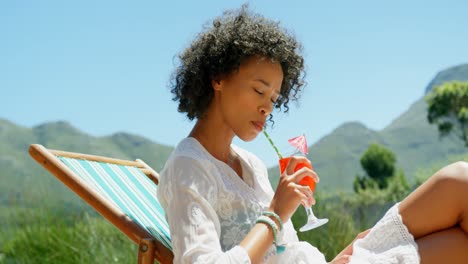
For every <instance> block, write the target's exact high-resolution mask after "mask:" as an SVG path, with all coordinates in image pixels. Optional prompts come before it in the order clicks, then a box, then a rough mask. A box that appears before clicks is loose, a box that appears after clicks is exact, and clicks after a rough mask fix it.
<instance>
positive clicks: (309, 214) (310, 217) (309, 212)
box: [304, 206, 316, 219]
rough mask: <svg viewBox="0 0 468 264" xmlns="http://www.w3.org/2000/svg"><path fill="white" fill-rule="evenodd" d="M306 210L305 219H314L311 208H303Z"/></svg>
mask: <svg viewBox="0 0 468 264" xmlns="http://www.w3.org/2000/svg"><path fill="white" fill-rule="evenodd" d="M304 208H305V210H306V214H307V218H309V219H315V218H316V217H315V215H314V212H313V211H312V206H311V207H304Z"/></svg>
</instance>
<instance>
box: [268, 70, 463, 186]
mask: <svg viewBox="0 0 468 264" xmlns="http://www.w3.org/2000/svg"><path fill="white" fill-rule="evenodd" d="M451 80H468V64H464V65H460V66H456V67H452V68H449V69H446V70H443V71H441V72H440V73H438V74H437V75H436V77H435V78H434V79H433V80H432V81H431V82H430V84H429V85H428V86H427V88H426V92H428V91H430V90H431V89H432V88H433V87H434V86H437V85H440V84H442V83H444V82H447V81H451ZM426 113H427V109H426V103H425V101H424V98H423V97H422V98H421V99H419V100H417V101H416V102H415V103H413V104H412V105H411V106H410V107H409V109H408V110H407V111H405V112H404V113H403V114H401V115H400V116H399V117H397V118H396V119H395V120H393V122H391V123H390V124H389V125H388V126H387V127H385V128H384V129H383V130H381V131H373V130H371V129H369V128H367V127H365V126H364V125H363V124H361V123H357V122H353V123H346V124H343V125H341V126H339V127H338V128H336V129H335V130H334V131H333V132H332V133H330V134H329V135H327V136H325V137H323V138H322V139H320V140H319V141H318V142H316V143H315V144H313V145H312V146H310V147H309V156H310V157H311V160H312V163H313V165H314V168H315V170H316V171H317V172H318V174H319V175H320V179H321V181H320V189H324V190H327V189H334V190H336V189H340V190H344V191H349V190H351V189H352V182H353V180H354V178H355V176H356V174H357V173H363V172H362V169H361V168H360V163H359V159H360V157H361V155H362V154H363V153H364V151H365V150H366V149H367V147H368V146H369V144H370V143H372V142H377V143H380V144H382V145H384V146H386V147H387V148H389V149H390V150H392V151H393V152H394V153H395V154H396V156H397V159H398V160H397V166H398V167H399V168H402V169H403V170H404V172H405V175H406V177H407V178H408V180H409V181H410V182H411V181H413V180H414V178H415V176H416V172H417V171H418V170H419V169H422V168H424V167H426V166H431V165H432V164H434V163H437V164H446V162H444V161H447V160H449V159H450V157H454V156H457V157H460V156H461V157H462V158H463V159H464V160H468V149H466V148H465V147H464V144H463V142H462V141H461V140H460V139H458V138H455V137H448V138H443V139H440V138H439V134H438V131H437V128H436V126H432V125H429V123H428V122H427V119H426ZM269 172H270V177H271V179H272V182H273V184H275V183H276V182H277V180H278V177H279V174H278V168H270V170H269Z"/></svg>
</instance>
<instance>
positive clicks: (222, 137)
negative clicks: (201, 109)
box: [189, 119, 234, 164]
mask: <svg viewBox="0 0 468 264" xmlns="http://www.w3.org/2000/svg"><path fill="white" fill-rule="evenodd" d="M223 130H224V131H223ZM189 136H190V137H193V138H195V139H197V140H198V142H200V144H201V145H202V146H203V147H204V148H205V149H206V150H207V151H208V152H209V153H210V154H211V155H212V156H213V157H215V158H216V159H218V160H221V161H223V162H226V163H228V164H229V163H230V161H232V159H233V153H232V150H231V143H232V139H233V138H234V133H233V132H232V131H229V130H228V129H226V128H223V127H222V126H216V125H214V124H213V121H210V120H207V119H199V120H197V123H196V124H195V126H194V127H193V129H192V131H191V132H190V134H189Z"/></svg>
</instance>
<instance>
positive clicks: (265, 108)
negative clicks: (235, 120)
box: [260, 102, 273, 116]
mask: <svg viewBox="0 0 468 264" xmlns="http://www.w3.org/2000/svg"><path fill="white" fill-rule="evenodd" d="M271 111H273V104H272V103H271V102H268V103H266V104H263V105H261V106H260V113H262V115H264V116H268V115H270V113H271Z"/></svg>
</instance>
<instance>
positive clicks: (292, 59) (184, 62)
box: [171, 5, 305, 121]
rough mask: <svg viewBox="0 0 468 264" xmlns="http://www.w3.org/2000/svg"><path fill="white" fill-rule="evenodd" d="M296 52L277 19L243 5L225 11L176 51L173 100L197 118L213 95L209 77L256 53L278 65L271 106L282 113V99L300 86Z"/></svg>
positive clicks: (284, 102) (284, 104) (294, 94)
mask: <svg viewBox="0 0 468 264" xmlns="http://www.w3.org/2000/svg"><path fill="white" fill-rule="evenodd" d="M301 52H302V46H301V45H300V43H299V42H297V40H296V39H295V38H294V37H293V36H292V35H291V34H290V33H288V32H287V31H286V30H285V29H283V28H281V27H280V26H279V23H278V22H274V21H271V20H269V19H266V18H264V17H263V16H260V15H258V14H252V13H251V12H249V11H248V7H247V5H243V6H242V7H241V8H240V9H238V10H233V11H226V12H224V13H223V15H222V16H221V17H218V18H216V19H215V20H214V21H213V23H212V26H211V27H208V28H206V29H205V30H204V31H202V32H201V33H200V34H199V35H198V36H197V37H196V38H195V40H194V41H193V42H192V44H191V45H190V47H188V48H187V49H185V50H184V51H183V52H182V53H181V54H179V59H180V65H178V66H177V68H176V70H175V71H174V73H173V76H172V80H171V92H172V93H173V95H174V97H173V100H174V101H178V102H179V106H178V111H179V112H181V113H187V117H188V118H189V119H190V120H193V119H194V118H197V119H200V118H202V117H203V115H204V113H205V111H206V109H207V108H208V106H209V104H210V102H211V100H212V98H213V94H214V91H213V88H212V84H211V81H212V80H213V79H215V78H218V77H222V76H226V75H228V74H230V73H232V72H234V71H236V70H238V69H239V66H240V64H241V63H242V62H243V61H244V60H245V59H247V58H249V57H251V56H262V57H266V58H269V59H270V60H271V61H273V62H279V63H280V64H281V67H282V69H283V74H284V76H283V83H282V85H281V91H280V95H279V98H278V100H277V101H276V103H275V106H274V107H275V108H277V109H279V110H282V107H284V112H288V110H289V107H288V102H289V101H290V100H292V101H294V100H297V99H298V97H299V96H298V92H299V91H300V88H301V87H302V86H304V84H305V81H304V78H305V72H304V59H303V57H302V55H301ZM272 118H273V116H272V115H270V121H272Z"/></svg>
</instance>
